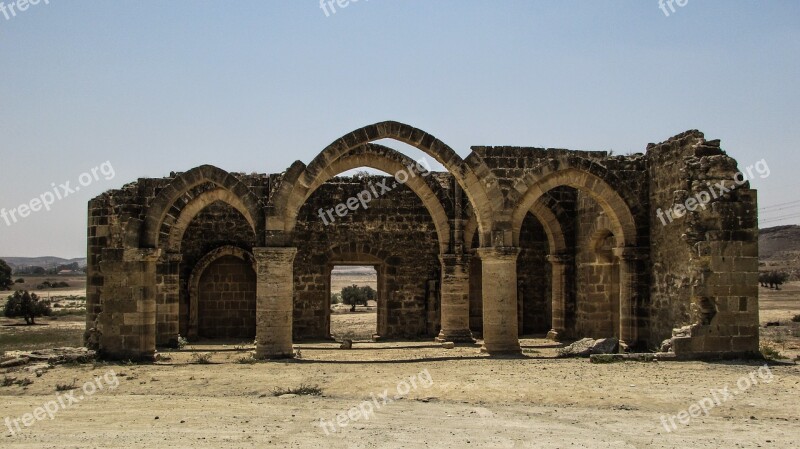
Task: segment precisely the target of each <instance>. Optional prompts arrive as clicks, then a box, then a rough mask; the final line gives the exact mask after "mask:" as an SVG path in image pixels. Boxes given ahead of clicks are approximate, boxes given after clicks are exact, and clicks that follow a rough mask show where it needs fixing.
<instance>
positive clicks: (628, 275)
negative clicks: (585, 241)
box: [614, 247, 640, 351]
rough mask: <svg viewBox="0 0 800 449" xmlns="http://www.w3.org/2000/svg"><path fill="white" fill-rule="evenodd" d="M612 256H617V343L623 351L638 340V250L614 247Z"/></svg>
mask: <svg viewBox="0 0 800 449" xmlns="http://www.w3.org/2000/svg"><path fill="white" fill-rule="evenodd" d="M614 256H616V257H617V258H619V345H620V350H621V351H624V350H626V349H628V348H630V347H632V346H635V345H636V344H637V342H638V340H639V335H638V334H639V332H638V321H637V318H636V304H637V302H638V296H639V295H638V289H637V284H638V272H637V262H638V260H639V258H640V252H639V251H638V250H637V249H636V248H630V247H626V248H614Z"/></svg>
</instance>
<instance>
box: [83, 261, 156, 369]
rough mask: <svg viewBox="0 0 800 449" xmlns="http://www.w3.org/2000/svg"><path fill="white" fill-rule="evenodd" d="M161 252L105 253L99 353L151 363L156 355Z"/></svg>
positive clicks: (99, 321)
mask: <svg viewBox="0 0 800 449" xmlns="http://www.w3.org/2000/svg"><path fill="white" fill-rule="evenodd" d="M159 254H160V250H158V249H139V248H132V249H125V250H116V249H112V250H104V251H103V261H102V262H100V270H101V271H102V273H103V276H104V278H105V281H106V282H105V284H104V286H103V290H102V293H101V301H102V302H103V306H104V307H103V311H102V312H101V313H100V315H99V316H98V331H99V334H100V336H99V351H100V354H101V355H102V356H103V357H106V358H111V359H118V360H128V359H130V360H137V361H139V360H144V361H152V360H154V359H155V355H156V294H157V290H156V263H157V261H158V257H159Z"/></svg>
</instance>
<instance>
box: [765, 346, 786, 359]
mask: <svg viewBox="0 0 800 449" xmlns="http://www.w3.org/2000/svg"><path fill="white" fill-rule="evenodd" d="M759 350H760V351H761V355H763V356H764V358H765V359H767V360H782V359H786V358H787V357H786V356H785V355H783V354H781V352H780V351H779V350H778V348H776V347H775V346H772V344H771V343H761V347H760V348H759Z"/></svg>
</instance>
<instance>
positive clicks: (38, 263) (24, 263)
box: [0, 256, 86, 269]
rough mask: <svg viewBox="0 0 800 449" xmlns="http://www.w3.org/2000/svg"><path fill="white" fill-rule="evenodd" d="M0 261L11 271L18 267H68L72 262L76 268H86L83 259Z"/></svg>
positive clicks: (51, 258) (48, 257) (38, 258)
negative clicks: (5, 263)
mask: <svg viewBox="0 0 800 449" xmlns="http://www.w3.org/2000/svg"><path fill="white" fill-rule="evenodd" d="M0 259H3V260H5V261H6V262H7V263H8V265H9V266H10V267H11V268H12V269H14V268H20V267H42V268H44V269H48V268H56V267H58V266H59V265H69V264H71V263H74V262H77V263H78V266H80V267H85V266H86V258H85V257H82V258H77V259H62V258H60V257H51V256H44V257H1V256H0Z"/></svg>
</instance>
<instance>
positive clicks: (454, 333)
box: [436, 254, 475, 343]
mask: <svg viewBox="0 0 800 449" xmlns="http://www.w3.org/2000/svg"><path fill="white" fill-rule="evenodd" d="M439 260H440V261H441V263H442V282H441V301H442V303H441V304H442V305H441V310H442V317H441V320H442V329H441V331H440V332H439V336H438V337H436V341H439V342H444V341H452V342H461V343H474V342H475V339H474V338H472V332H470V330H469V257H468V256H464V255H457V254H442V255H440V256H439Z"/></svg>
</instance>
